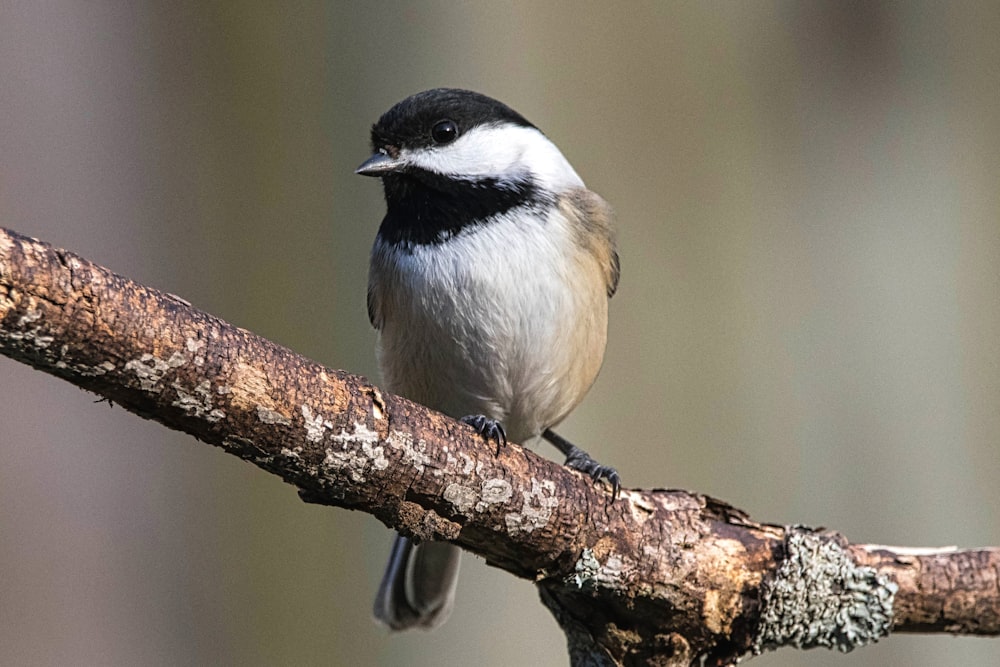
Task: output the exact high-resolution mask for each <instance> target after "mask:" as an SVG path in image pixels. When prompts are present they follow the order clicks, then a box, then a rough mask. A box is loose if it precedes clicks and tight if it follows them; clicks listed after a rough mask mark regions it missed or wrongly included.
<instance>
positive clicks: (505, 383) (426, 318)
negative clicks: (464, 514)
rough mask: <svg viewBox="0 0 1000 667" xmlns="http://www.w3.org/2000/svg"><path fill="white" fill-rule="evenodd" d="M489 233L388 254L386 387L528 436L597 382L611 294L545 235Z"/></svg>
mask: <svg viewBox="0 0 1000 667" xmlns="http://www.w3.org/2000/svg"><path fill="white" fill-rule="evenodd" d="M484 231H485V232H488V231H490V230H482V231H479V232H477V233H475V234H470V235H469V236H470V237H473V238H467V239H461V238H457V239H452V240H450V241H448V242H447V243H446V244H442V245H439V246H434V247H432V248H420V247H418V248H415V249H414V250H413V251H412V252H411V253H409V254H406V255H400V256H397V257H395V258H394V259H393V262H394V263H395V265H396V266H395V268H394V271H393V273H392V275H394V276H395V277H396V280H395V282H394V285H393V286H392V287H391V289H388V290H386V292H388V293H390V294H391V296H388V295H387V298H390V299H391V303H388V304H386V306H387V309H386V317H385V322H384V323H383V326H382V329H381V332H380V338H379V345H378V350H379V362H380V366H381V368H382V372H383V375H384V380H385V383H386V385H387V388H388V389H389V390H390V391H394V392H396V393H399V394H402V395H403V396H406V397H407V398H410V399H412V400H415V401H417V402H420V403H423V404H425V405H427V406H429V407H432V408H435V409H437V410H440V411H442V412H444V413H446V414H449V415H451V416H453V417H461V416H464V415H467V414H484V415H486V416H488V417H491V418H493V419H497V420H500V421H501V422H502V423H503V424H504V426H505V428H506V429H507V433H508V436H509V437H510V439H511V440H513V441H516V442H523V441H524V440H527V439H530V438H532V437H534V436H536V435H538V434H539V433H541V431H542V430H544V429H545V428H548V427H550V426H552V425H554V424H556V423H558V422H559V421H560V420H561V419H562V418H563V417H565V416H566V414H567V413H568V412H569V411H570V410H571V409H572V408H573V407H574V406H575V405H576V404H577V403H578V402H579V401H580V400H581V399H582V398H583V395H584V394H585V393H586V392H587V390H588V389H589V388H590V385H591V384H592V383H593V381H594V379H595V377H596V376H597V372H598V370H599V369H600V365H601V360H602V358H603V354H604V345H605V339H606V327H607V297H606V296H605V294H604V286H603V283H602V282H601V280H600V276H599V275H598V272H597V271H587V270H583V269H585V268H586V267H582V266H581V265H579V263H574V262H573V261H569V260H567V254H566V252H567V249H566V248H560V247H557V246H555V245H554V244H553V241H552V239H551V238H548V237H545V235H540V236H542V238H538V239H531V238H525V239H522V241H523V242H522V243H521V244H517V243H513V244H512V243H511V242H510V237H509V236H508V237H507V239H506V240H507V245H508V248H506V249H505V250H499V251H498V250H497V246H496V245H494V244H495V243H496V242H498V241H499V242H502V241H503V239H493V238H489V237H490V235H489V234H484V233H483V232H484ZM493 231H500V230H493ZM520 236H523V235H519V237H520ZM475 237H485V238H475ZM556 240H557V241H558V239H556ZM456 241H462V243H456ZM511 245H515V246H520V247H510V246H511ZM445 246H449V247H445ZM500 247H502V246H500ZM384 298H386V297H384Z"/></svg>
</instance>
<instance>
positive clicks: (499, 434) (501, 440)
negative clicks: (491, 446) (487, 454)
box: [458, 415, 507, 454]
mask: <svg viewBox="0 0 1000 667" xmlns="http://www.w3.org/2000/svg"><path fill="white" fill-rule="evenodd" d="M458 421H460V422H462V423H463V424H468V425H469V426H471V427H472V428H474V429H476V432H477V433H478V434H479V435H481V436H483V437H484V438H486V439H487V440H495V441H496V443H497V454H499V453H500V448H501V447H503V446H504V445H506V444H507V433H506V432H505V431H504V430H503V424H501V423H500V422H498V421H497V420H496V419H490V418H489V417H487V416H486V415H466V416H464V417H462V418H461V419H459V420H458Z"/></svg>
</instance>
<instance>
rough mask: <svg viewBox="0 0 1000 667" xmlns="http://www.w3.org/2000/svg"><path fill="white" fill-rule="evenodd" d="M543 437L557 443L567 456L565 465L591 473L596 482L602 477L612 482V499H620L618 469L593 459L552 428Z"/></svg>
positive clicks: (546, 430)
mask: <svg viewBox="0 0 1000 667" xmlns="http://www.w3.org/2000/svg"><path fill="white" fill-rule="evenodd" d="M542 437H543V438H545V439H546V440H548V441H549V442H551V443H552V444H553V445H555V447H556V449H558V450H559V451H560V452H562V453H563V454H564V455H565V456H566V463H565V465H566V466H567V467H569V468H572V469H573V470H579V471H580V472H582V473H584V474H586V475H590V477H591V479H593V480H594V481H595V482H596V481H597V480H600V479H606V480H608V483H609V484H611V501H612V502H614V501H615V500H618V495H619V493H620V492H621V488H622V482H621V478H620V477H619V476H618V471H617V470H615V469H614V468H612V467H610V466H605V465H601V464H600V463H598V462H597V461H595V460H594V459H593V457H591V456H590V454H588V453H587V452H585V451H583V450H582V449H580V448H579V447H577V446H576V445H574V444H573V443H572V442H570V441H569V440H567V439H566V438H564V437H562V436H561V435H559V434H557V433H555V432H554V431H553V430H552V429H545V431H544V432H543V433H542Z"/></svg>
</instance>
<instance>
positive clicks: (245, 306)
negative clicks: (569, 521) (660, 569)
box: [0, 0, 1000, 666]
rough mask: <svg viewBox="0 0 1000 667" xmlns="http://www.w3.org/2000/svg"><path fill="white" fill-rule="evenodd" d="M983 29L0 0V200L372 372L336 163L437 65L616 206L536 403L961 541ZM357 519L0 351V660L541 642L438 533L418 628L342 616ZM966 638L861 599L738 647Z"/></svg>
mask: <svg viewBox="0 0 1000 667" xmlns="http://www.w3.org/2000/svg"><path fill="white" fill-rule="evenodd" d="M163 4H170V5H172V6H171V8H169V9H168V8H164V7H163V6H162V5H163ZM998 34H1000V4H997V3H987V2H982V3H968V4H964V3H876V2H872V3H846V2H829V3H815V2H814V3H803V4H798V3H785V2H757V3H731V2H727V3H642V4H638V3H636V4H617V3H614V4H613V3H607V2H593V3H588V4H586V5H581V4H580V3H578V2H569V1H566V2H550V3H544V4H543V3H524V4H510V3H503V2H489V3H487V2H482V3H462V4H459V3H446V2H428V3H420V4H407V3H394V2H386V3H362V2H357V3H346V2H342V3H330V4H328V5H326V6H324V5H322V4H321V3H319V2H303V3H292V2H284V3H240V4H236V3H229V4H227V3H208V2H189V3H152V2H134V3H109V2H87V3H84V2H69V1H63V2H45V3H40V2H39V3H31V2H15V1H13V0H4V1H3V2H0V224H2V225H3V226H8V227H10V228H13V229H15V230H17V231H20V232H22V233H26V234H30V235H33V236H38V237H40V238H42V239H45V240H47V241H50V242H52V243H54V244H56V245H58V246H61V247H65V248H69V249H71V250H74V251H76V252H78V253H80V254H82V255H84V256H85V257H87V258H90V259H93V260H95V261H97V262H100V263H102V264H104V265H106V266H109V267H111V268H112V269H114V270H115V271H117V272H119V273H122V274H125V275H127V276H130V277H132V278H134V279H136V280H139V281H141V282H143V283H145V284H148V285H151V286H154V287H157V288H160V289H163V290H167V291H170V292H174V293H176V294H179V295H182V296H183V297H185V298H187V299H189V300H190V301H192V302H193V303H194V304H195V305H196V306H198V307H201V308H203V309H205V310H208V311H210V312H212V313H215V314H217V315H219V316H221V317H224V318H226V319H228V320H230V321H231V322H234V323H235V324H238V325H240V326H243V327H246V328H248V329H252V330H253V331H256V332H258V333H260V334H263V335H265V336H267V337H270V338H272V339H274V340H276V341H278V342H280V343H282V344H284V345H287V346H288V347H291V348H292V349H294V350H296V351H298V352H301V353H303V354H305V355H308V356H310V357H312V358H314V359H317V360H319V361H321V362H323V363H326V364H328V365H330V366H334V367H338V368H344V369H347V370H350V371H354V372H358V373H363V374H367V375H370V376H371V377H377V372H376V369H375V364H374V356H373V353H372V344H373V334H372V331H371V329H370V327H369V325H368V321H367V318H366V315H365V296H364V295H365V284H366V268H367V253H368V248H369V246H370V244H371V240H372V238H373V237H374V234H375V231H376V228H377V226H378V222H379V220H380V218H381V215H382V212H383V204H382V199H381V190H380V188H379V187H378V184H377V183H374V182H372V181H369V180H367V179H362V178H359V177H357V176H354V175H353V174H352V170H353V168H354V167H355V166H356V165H357V164H358V163H360V162H361V160H362V159H364V158H365V157H366V155H367V154H368V145H367V134H368V128H369V126H370V124H371V123H372V122H373V121H374V120H375V119H376V118H377V116H378V115H379V114H380V113H381V112H382V111H384V110H385V109H386V108H388V107H389V106H390V105H391V104H393V103H394V102H396V101H398V100H399V99H401V98H402V97H404V96H406V95H408V94H410V93H413V92H416V91H418V90H421V89H424V88H429V87H433V86H440V85H449V86H461V87H468V88H473V89H476V90H479V91H482V92H485V93H488V94H490V95H493V96H495V97H498V98H499V99H501V100H504V101H506V102H507V103H509V104H510V105H512V106H513V107H514V108H516V109H518V110H519V111H520V112H522V113H523V114H524V115H526V116H527V117H528V118H529V119H531V120H532V121H533V122H535V123H536V124H538V125H539V126H540V127H541V128H543V129H544V130H545V131H546V132H547V134H548V135H549V136H550V137H551V138H552V139H553V140H554V141H555V142H556V143H557V144H558V145H559V146H560V147H561V148H562V149H563V151H564V152H565V153H566V155H567V156H568V157H569V159H570V160H571V161H572V163H573V164H574V166H575V167H576V168H577V170H578V171H579V172H580V174H581V175H582V176H583V177H584V178H585V179H586V180H587V182H588V184H589V185H590V186H591V187H592V188H594V189H595V190H596V191H598V192H600V193H601V194H602V195H603V196H604V197H605V198H607V199H608V200H609V201H611V202H612V203H613V204H614V205H615V207H616V209H617V211H618V214H619V223H620V245H621V256H622V267H623V271H622V283H621V289H620V291H619V294H618V295H617V296H616V297H615V299H614V301H613V302H612V312H611V317H612V324H611V331H610V344H609V348H608V353H607V358H606V361H605V366H604V370H603V372H602V375H601V377H600V379H599V380H598V383H597V385H596V386H595V387H594V389H593V391H592V393H591V395H590V397H589V398H588V399H587V400H586V401H585V402H584V403H583V405H582V406H581V407H580V408H579V409H578V410H577V412H576V413H575V414H574V415H573V416H572V417H571V418H570V420H569V421H568V422H567V424H566V425H565V426H564V427H563V429H562V431H563V432H564V434H565V435H566V436H568V437H570V438H572V439H574V440H577V441H579V442H580V443H581V444H583V445H584V446H585V447H586V448H587V449H588V450H590V451H591V452H592V453H593V454H594V455H595V456H596V457H597V458H598V459H600V460H601V461H606V462H611V463H613V464H614V465H616V466H617V467H618V469H619V470H620V471H621V473H622V475H623V477H624V479H625V480H626V482H627V483H628V484H629V485H633V486H643V487H652V486H671V487H683V488H690V489H695V490H698V491H702V492H706V493H711V494H713V495H717V496H719V497H722V498H725V499H726V500H728V501H730V502H733V503H735V504H736V505H738V506H740V507H742V508H744V509H746V510H748V511H750V512H751V513H752V514H753V515H754V516H755V517H756V518H758V519H761V520H767V521H772V522H785V523H806V524H810V525H825V526H829V527H833V528H836V529H839V530H841V531H843V532H844V533H845V534H846V535H847V536H848V537H850V538H851V539H852V540H855V541H865V542H880V543H890V544H906V545H914V546H915V545H924V546H930V545H949V544H955V545H960V546H977V545H987V544H997V543H1000V518H998V512H997V509H996V506H995V503H996V499H997V495H998V494H997V489H998V487H1000V456H998V440H1000V409H998V406H1000V369H998V364H1000V345H998V340H1000V198H998V185H1000V145H998V144H1000V140H998V137H1000V80H998V79H1000V40H998V39H997V35H998ZM544 451H545V452H546V453H547V454H551V453H552V452H551V450H550V449H544ZM389 542H390V534H389V532H388V531H387V530H386V529H384V528H383V527H382V526H381V525H380V524H378V523H377V522H376V521H375V520H374V519H372V518H370V517H368V516H366V515H360V514H352V513H348V512H343V511H335V510H331V509H325V508H320V507H315V506H309V505H305V504H303V503H302V502H300V501H299V500H298V498H297V497H296V494H295V492H294V489H293V488H292V487H290V486H287V485H284V484H282V483H281V482H279V481H278V480H277V479H276V478H275V477H273V476H270V475H268V474H266V473H264V472H262V471H260V470H258V469H256V468H254V467H252V466H249V465H247V464H245V463H243V462H241V461H239V460H237V459H236V458H234V457H231V456H228V455H226V454H224V453H222V452H221V451H220V450H216V449H213V448H211V447H207V446H205V445H203V444H200V443H198V442H195V441H194V440H193V439H191V438H188V437H185V436H182V435H179V434H175V433H172V432H169V431H167V430H165V429H163V428H161V427H160V426H157V425H155V424H152V423H149V422H144V421H142V420H140V419H138V418H136V417H134V416H132V415H130V414H128V413H126V412H125V411H124V410H121V409H117V408H116V409H108V407H107V406H106V405H100V404H95V403H94V397H93V396H91V395H88V394H85V393H83V392H81V391H79V390H77V389H75V388H73V387H71V386H70V385H68V384H65V383H63V382H60V381H58V380H56V379H54V378H51V377H48V376H45V375H42V374H40V373H37V372H35V371H32V370H30V369H28V368H27V367H25V366H21V365H19V364H16V363H14V362H12V361H10V360H7V359H5V358H0V662H2V663H3V664H12V665H14V664H16V665H180V664H191V665H193V664H206V665H207V664H220V665H366V664H379V665H524V664H532V665H561V664H565V663H566V654H565V649H564V644H563V638H562V635H561V634H560V632H559V630H558V629H557V627H556V624H555V622H554V621H553V620H552V619H551V618H550V617H549V616H548V614H547V612H545V611H544V610H543V609H542V607H541V606H540V604H538V603H537V601H536V598H535V594H534V590H533V588H532V586H531V585H530V584H528V583H526V582H522V581H515V580H513V579H511V578H510V577H508V576H506V575H504V574H502V573H499V572H497V571H495V570H492V569H491V568H488V567H486V566H485V565H484V564H483V563H482V562H479V561H477V560H476V559H474V558H471V557H468V558H467V559H466V562H465V569H464V573H463V581H462V586H461V589H460V592H459V598H458V603H457V611H456V614H455V615H454V617H453V618H452V619H451V621H450V622H449V623H448V624H447V625H446V626H445V627H444V628H442V629H441V630H440V631H438V632H435V633H431V634H427V633H416V634H411V635H406V636H399V637H390V636H389V635H387V634H386V633H385V632H384V631H382V630H381V629H379V628H377V627H375V625H374V624H373V623H372V622H371V620H370V617H369V607H370V603H371V598H372V594H373V592H374V590H375V586H376V583H377V581H378V578H379V576H380V574H381V569H382V566H383V561H384V558H385V553H386V549H387V548H388V545H389ZM998 656H1000V644H997V643H995V642H993V641H988V640H981V639H952V638H949V637H940V636H939V637H907V636H894V637H891V638H889V639H887V640H884V641H883V642H882V643H880V644H879V645H877V646H875V647H872V648H867V649H864V650H859V651H857V652H855V653H853V654H851V655H850V656H846V657H845V656H841V655H836V654H831V653H828V652H825V651H812V652H809V653H799V652H795V651H791V650H785V651H781V652H777V653H773V654H769V655H767V656H764V657H763V658H760V659H758V660H756V661H754V662H753V664H759V665H831V666H832V665H958V664H963V665H965V664H971V665H986V664H996V662H997V660H998Z"/></svg>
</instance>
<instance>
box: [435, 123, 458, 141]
mask: <svg viewBox="0 0 1000 667" xmlns="http://www.w3.org/2000/svg"><path fill="white" fill-rule="evenodd" d="M456 138H458V125H455V121H452V120H439V121H438V122H437V123H435V125H434V127H432V128H431V139H433V140H434V143H436V144H450V143H451V142H453V141H455V139H456Z"/></svg>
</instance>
